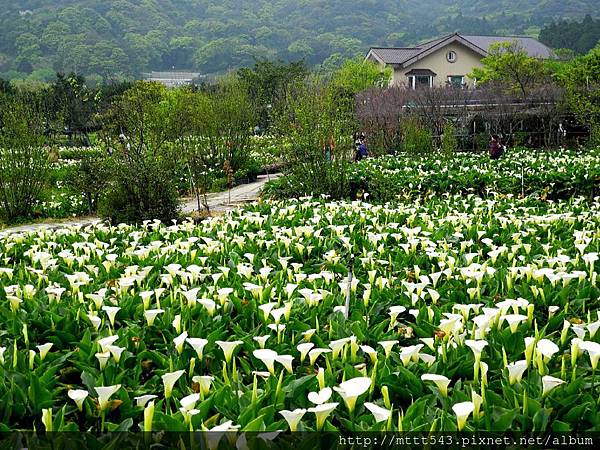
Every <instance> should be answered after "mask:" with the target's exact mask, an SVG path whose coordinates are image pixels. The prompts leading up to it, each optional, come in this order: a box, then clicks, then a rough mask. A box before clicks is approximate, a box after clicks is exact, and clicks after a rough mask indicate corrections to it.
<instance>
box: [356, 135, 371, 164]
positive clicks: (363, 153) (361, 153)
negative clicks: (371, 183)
mask: <svg viewBox="0 0 600 450" xmlns="http://www.w3.org/2000/svg"><path fill="white" fill-rule="evenodd" d="M368 156H369V150H367V145H366V144H365V140H364V138H361V139H359V141H358V147H357V148H356V156H355V161H360V160H361V159H363V158H366V157H368Z"/></svg>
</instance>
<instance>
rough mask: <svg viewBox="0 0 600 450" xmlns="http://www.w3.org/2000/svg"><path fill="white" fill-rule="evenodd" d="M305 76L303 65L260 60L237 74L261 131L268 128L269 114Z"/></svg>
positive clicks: (306, 71) (306, 70) (306, 72)
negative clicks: (248, 96)
mask: <svg viewBox="0 0 600 450" xmlns="http://www.w3.org/2000/svg"><path fill="white" fill-rule="evenodd" d="M308 73H309V71H308V68H307V67H306V65H305V64H304V61H295V62H290V63H284V62H282V61H268V60H264V59H261V60H257V61H256V62H255V63H254V67H252V68H251V69H250V68H244V69H240V70H238V72H237V77H238V79H240V80H241V81H242V82H243V83H244V84H245V85H246V89H247V91H248V94H249V95H250V99H251V100H252V103H253V105H254V108H255V110H256V114H257V119H258V124H259V126H260V127H261V128H262V129H266V128H268V127H269V125H270V123H271V118H270V117H269V115H270V112H271V111H272V110H273V109H274V108H277V107H278V104H279V103H280V102H281V101H282V100H284V99H286V98H287V97H288V94H289V90H290V87H291V86H293V85H294V84H295V83H297V82H299V81H302V80H304V79H306V77H307V76H308Z"/></svg>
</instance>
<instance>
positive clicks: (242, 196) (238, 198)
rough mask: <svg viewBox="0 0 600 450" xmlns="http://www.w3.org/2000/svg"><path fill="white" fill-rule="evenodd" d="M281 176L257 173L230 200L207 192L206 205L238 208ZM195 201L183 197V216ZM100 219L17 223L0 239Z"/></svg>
mask: <svg viewBox="0 0 600 450" xmlns="http://www.w3.org/2000/svg"><path fill="white" fill-rule="evenodd" d="M280 176H281V174H280V173H275V174H272V175H268V176H267V175H259V176H258V179H257V180H256V181H255V182H254V183H248V184H241V185H239V186H236V187H234V188H233V189H231V202H230V201H229V195H230V193H229V192H228V191H225V192H215V193H212V194H208V206H209V207H210V210H211V211H214V212H225V211H229V210H231V209H235V208H238V207H239V206H242V205H244V204H245V203H250V202H253V201H254V200H256V199H257V198H258V195H259V194H260V190H261V189H262V187H263V186H264V185H265V183H266V182H267V181H269V180H274V179H277V178H279V177H280ZM196 209H197V203H196V199H195V198H184V199H182V203H181V212H182V215H183V216H189V215H190V214H191V213H192V212H194V211H196ZM100 222H101V219H99V218H98V217H77V218H74V219H72V220H71V219H67V220H63V221H60V222H51V223H44V222H40V223H32V224H27V225H19V226H16V227H10V228H4V229H2V230H0V239H1V238H2V236H3V235H6V234H8V233H27V232H29V231H37V230H40V229H50V230H53V229H57V228H69V227H76V228H83V227H86V226H90V225H95V224H97V223H100Z"/></svg>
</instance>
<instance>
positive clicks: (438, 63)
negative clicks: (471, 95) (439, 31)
mask: <svg viewBox="0 0 600 450" xmlns="http://www.w3.org/2000/svg"><path fill="white" fill-rule="evenodd" d="M450 50H453V51H454V52H456V60H455V61H454V62H453V63H450V62H448V60H447V59H446V54H447V53H448V52H449V51H450ZM481 58H482V56H481V55H480V54H479V53H476V52H474V51H473V50H471V49H470V48H468V47H466V46H464V45H462V44H459V43H457V42H453V43H450V44H448V45H446V46H444V47H442V48H440V49H438V50H436V51H435V52H433V53H431V54H429V55H427V56H425V57H424V58H422V59H419V60H417V61H415V62H414V63H412V64H411V65H410V66H407V67H401V68H395V69H394V74H393V76H392V81H391V84H392V85H394V86H408V78H407V77H406V73H407V72H410V71H411V70H412V69H429V70H431V71H433V72H434V73H435V74H436V76H435V77H434V79H433V85H434V86H445V85H446V80H447V79H448V76H450V75H456V76H458V75H464V76H465V82H466V83H467V85H468V86H469V87H472V86H473V80H471V79H469V78H467V77H466V76H467V74H469V73H470V72H471V71H472V70H473V68H474V67H482V64H481Z"/></svg>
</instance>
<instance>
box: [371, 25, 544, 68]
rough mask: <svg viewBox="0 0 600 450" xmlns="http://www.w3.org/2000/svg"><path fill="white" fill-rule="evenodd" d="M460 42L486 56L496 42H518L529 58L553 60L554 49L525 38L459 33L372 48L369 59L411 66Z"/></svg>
mask: <svg viewBox="0 0 600 450" xmlns="http://www.w3.org/2000/svg"><path fill="white" fill-rule="evenodd" d="M455 41H458V42H460V43H462V44H464V45H466V46H467V47H469V48H471V49H472V50H473V51H475V52H477V53H480V54H481V55H482V56H486V55H487V52H488V51H489V48H490V46H491V45H492V44H493V43H496V42H513V41H516V42H517V43H518V44H519V46H520V47H522V48H523V49H524V50H525V51H526V52H527V54H528V55H529V56H533V57H536V58H544V59H546V58H551V57H552V49H550V48H549V47H547V46H545V45H544V44H542V43H541V42H539V41H538V40H536V39H534V38H531V37H523V36H476V35H463V34H459V33H454V34H449V35H447V36H442V37H441V38H437V39H433V40H431V41H427V42H423V43H421V44H419V45H416V46H415V47H371V49H370V50H369V53H368V54H367V58H369V57H372V58H374V59H375V60H377V61H379V62H381V63H383V64H391V65H410V64H412V63H413V62H414V61H415V60H418V59H421V58H422V57H425V56H427V55H428V54H430V53H432V52H434V51H435V50H436V49H438V48H441V47H443V46H444V45H447V44H450V43H451V42H455Z"/></svg>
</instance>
